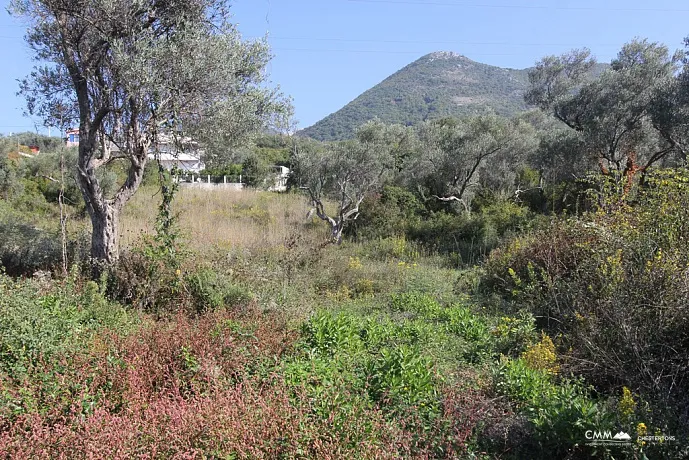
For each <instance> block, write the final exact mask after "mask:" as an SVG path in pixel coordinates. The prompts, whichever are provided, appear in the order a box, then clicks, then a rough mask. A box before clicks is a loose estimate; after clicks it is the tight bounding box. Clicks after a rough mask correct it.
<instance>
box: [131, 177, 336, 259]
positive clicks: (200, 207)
mask: <svg viewBox="0 0 689 460" xmlns="http://www.w3.org/2000/svg"><path fill="white" fill-rule="evenodd" d="M157 193H158V191H157V189H154V188H143V189H141V190H139V192H138V193H137V194H136V195H135V196H134V198H133V199H132V201H131V202H130V203H129V204H128V205H127V206H126V207H125V210H124V215H123V216H122V220H121V235H122V236H121V238H122V239H121V244H122V245H123V247H131V246H132V245H134V244H135V243H136V241H137V240H138V239H139V238H140V236H141V235H142V234H153V233H154V232H155V226H154V224H155V217H156V213H157V206H158V203H159V200H160V196H158V195H157ZM174 208H175V212H176V213H177V214H178V217H179V226H180V229H181V232H182V235H183V237H184V241H185V243H186V245H187V247H189V249H192V250H193V251H196V252H207V251H213V250H221V251H225V250H228V251H229V250H232V249H236V248H247V249H258V248H265V247H275V246H279V245H282V244H284V243H285V241H286V240H288V239H289V238H290V237H291V236H293V235H294V234H295V229H296V228H299V227H303V225H304V223H305V222H306V221H305V216H306V213H307V211H308V210H309V203H308V202H307V200H306V199H305V198H304V197H303V196H300V195H292V194H278V193H271V192H258V191H252V190H244V191H234V190H227V189H226V190H222V189H218V190H204V189H191V188H183V189H181V190H180V191H179V193H178V195H177V197H176V198H175V203H174ZM314 226H315V227H316V228H315V229H314V230H316V231H315V232H314V231H311V232H309V234H310V237H311V238H314V240H315V241H316V240H318V241H325V239H326V238H327V229H326V227H325V225H320V223H319V225H314Z"/></svg>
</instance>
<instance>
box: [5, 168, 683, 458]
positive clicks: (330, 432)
mask: <svg viewBox="0 0 689 460" xmlns="http://www.w3.org/2000/svg"><path fill="white" fill-rule="evenodd" d="M658 180H659V182H658V184H659V185H658V187H659V190H660V191H661V192H662V193H661V194H660V196H661V198H662V196H664V195H663V194H666V193H671V194H672V193H674V195H673V196H674V201H673V202H672V203H675V207H674V208H666V209H664V211H663V213H656V212H654V211H653V208H652V206H654V204H653V203H656V204H657V205H658V206H670V204H671V203H670V202H668V201H662V200H661V198H658V197H656V198H654V197H652V196H651V197H649V198H648V199H649V204H648V207H647V209H648V212H647V213H646V214H642V213H638V214H634V213H631V212H627V211H629V210H627V211H625V212H622V211H620V210H612V211H610V212H607V213H602V212H601V213H599V214H597V215H591V216H589V217H588V218H587V219H588V220H586V219H582V220H581V221H577V222H575V223H572V222H569V221H566V220H554V221H553V222H544V223H542V224H541V225H540V227H539V229H537V230H535V231H534V232H531V233H526V234H525V236H521V237H518V238H516V239H511V240H510V241H509V242H502V243H501V245H500V246H499V248H498V249H497V250H495V251H493V252H492V253H491V256H490V257H489V258H488V260H487V262H486V264H485V265H483V266H481V267H466V266H465V267H464V268H462V269H458V268H456V267H457V264H456V260H455V259H453V258H452V257H448V256H447V255H441V254H439V253H437V252H436V251H435V250H434V249H433V248H432V246H430V245H422V244H421V243H417V242H415V241H414V240H412V239H411V238H408V237H406V236H398V237H389V238H377V239H375V238H369V239H368V240H365V241H363V240H362V241H363V242H359V243H355V242H351V241H345V242H344V243H343V244H342V245H340V246H335V245H324V244H322V243H323V242H324V241H325V240H326V239H327V235H328V229H327V228H326V227H325V225H324V224H323V223H322V222H320V221H311V222H307V221H306V219H305V216H306V212H307V211H308V209H309V208H308V205H307V202H306V201H305V199H304V198H303V197H302V196H300V195H295V194H271V193H261V192H251V191H247V192H241V193H237V192H227V191H218V192H211V191H202V190H190V189H183V190H182V191H181V192H180V193H179V195H178V197H177V198H176V201H175V208H174V209H175V212H176V213H178V214H177V215H178V220H177V226H176V227H175V228H176V229H175V230H173V231H172V232H170V233H168V234H167V236H165V237H164V238H163V237H161V236H160V234H156V228H157V227H156V208H157V205H158V201H159V198H160V197H159V196H157V195H156V193H155V190H153V189H147V188H144V189H142V190H141V191H140V192H139V193H138V194H137V195H136V197H135V199H134V200H133V201H132V203H130V205H129V206H128V207H127V208H125V209H126V215H125V217H124V218H123V221H122V241H123V243H124V245H125V247H126V250H125V251H124V253H123V255H122V260H121V262H120V264H119V266H118V267H117V268H116V270H114V271H113V272H112V273H110V274H109V275H107V276H103V277H102V278H101V279H100V280H98V281H88V280H87V278H86V277H85V276H83V275H82V273H81V271H80V269H79V267H78V266H77V265H74V267H73V268H72V271H71V272H70V274H69V276H68V277H67V278H66V279H60V278H55V279H51V278H50V276H49V275H47V274H46V273H43V274H42V275H41V276H37V277H36V276H34V277H30V278H29V277H10V276H9V275H7V274H0V457H3V458H4V457H8V458H123V459H124V458H228V459H229V458H485V459H489V458H514V459H521V458H591V457H597V458H681V457H682V456H684V455H687V454H688V452H687V450H686V449H687V445H689V444H688V443H687V439H688V438H687V426H688V425H687V413H686V412H682V410H685V411H686V408H687V407H689V406H687V402H686V394H687V393H686V390H687V382H686V370H687V368H686V361H683V357H682V356H681V352H682V350H684V351H686V350H688V349H689V347H687V345H688V342H686V340H687V332H686V327H687V325H689V320H688V319H687V312H686V308H685V307H683V305H680V304H678V303H677V302H675V303H673V299H680V300H681V299H686V298H687V297H686V291H683V290H682V289H685V287H683V286H684V285H683V284H682V283H683V281H681V280H680V278H681V276H679V275H678V274H680V273H684V272H685V271H686V267H687V266H689V265H688V263H689V262H687V260H686V259H685V256H683V255H682V254H684V253H685V249H684V248H683V247H682V243H681V242H682V241H685V240H684V239H683V238H684V235H685V233H684V232H685V231H686V229H685V223H684V222H685V221H684V220H681V219H680V217H682V216H681V215H680V214H681V212H684V211H683V210H682V209H684V208H681V206H683V203H684V201H682V200H683V199H684V198H683V197H684V196H685V195H684V194H685V190H684V188H677V187H674V188H673V186H671V185H667V184H668V183H667V182H666V183H665V185H663V182H662V181H663V180H666V181H667V180H669V178H660V179H658ZM666 186H667V187H669V188H667V189H663V188H662V187H666ZM680 198H681V199H680ZM659 200H660V201H659ZM658 203H660V204H658ZM663 203H664V204H663ZM510 209H512V208H511V207H510V206H506V207H505V208H504V210H506V211H504V212H508V213H509V212H510V211H509V210H510ZM656 211H657V210H656ZM515 212H518V213H521V211H515ZM673 212H674V213H675V214H673ZM677 213H680V214H677ZM491 215H493V214H491ZM520 215H521V214H520ZM672 215H675V217H676V219H675V220H673V219H672V218H662V217H658V216H672ZM629 216H632V217H629ZM654 216H655V217H654ZM15 217H16V219H20V216H15ZM486 219H488V218H486ZM48 220H49V219H48ZM477 222H478V221H477ZM73 224H74V227H73V228H70V236H71V237H72V238H75V239H78V235H79V232H80V230H79V228H80V226H82V224H81V223H80V221H79V220H78V219H76V218H75V221H74V222H73ZM441 224H442V222H441V223H439V224H438V225H439V226H441ZM12 225H18V224H17V223H16V221H15V224H12ZM24 225H27V226H30V225H31V224H29V223H26V224H24ZM362 225H363V224H362ZM32 228H33V227H32ZM657 229H661V231H662V232H663V234H664V235H667V238H666V239H665V240H662V239H660V238H657V235H655V236H653V235H650V234H649V232H652V231H656V230H657ZM36 232H37V234H38V233H40V232H39V230H36ZM539 232H541V233H539ZM39 236H40V235H39ZM650 236H653V239H652V241H653V244H650V243H648V245H646V246H644V245H643V244H642V243H643V242H648V241H651V240H649V238H647V237H650ZM687 236H689V234H688V235H687ZM40 237H41V238H43V236H40ZM45 238H47V239H48V240H50V238H49V237H45ZM46 244H47V243H46ZM10 246H11V245H9V244H5V249H4V250H5V252H10V251H11V247H10ZM76 246H78V245H76V244H75V247H76ZM25 257H28V256H25ZM37 257H38V256H37ZM42 260H43V259H41V260H39V261H37V262H36V263H35V264H33V262H32V261H31V260H28V259H27V258H25V259H24V260H23V263H25V264H28V265H29V266H30V268H33V267H34V266H35V267H43V265H44V264H43V262H42ZM19 265H21V264H20V263H19V262H17V263H16V266H17V267H18V266H19ZM638 267H641V268H638ZM587 270H588V271H587ZM682 276H683V275H682ZM682 279H684V278H682ZM596 283H598V284H596ZM638 286H642V288H643V292H645V293H647V294H645V296H646V297H644V298H639V297H638V296H636V297H635V295H636V294H635V293H637V292H642V291H640V290H639V289H640V288H639V289H637V290H635V289H636V288H637V287H638ZM579 288H580V289H579ZM577 289H579V290H577ZM653 296H656V297H653ZM652 297H653V298H652ZM661 301H662V303H660V305H661V306H662V308H663V311H664V312H665V314H666V315H669V316H666V317H662V318H661V317H660V316H658V315H660V313H657V312H656V313H653V312H652V311H651V310H647V311H646V312H644V313H643V314H641V313H640V314H638V315H637V314H635V313H634V311H633V310H631V309H630V308H629V306H630V305H635V306H636V305H640V304H642V303H643V302H648V303H652V304H653V305H658V304H659V302H661ZM663 318H664V319H663ZM613 325H618V327H617V328H615V327H612V326H613ZM682 328H684V329H682ZM625 334H627V335H626V336H625ZM644 334H645V335H644ZM670 334H672V336H673V342H674V346H675V349H674V351H673V350H670V349H669V345H668V341H667V340H665V339H664V338H665V337H666V336H667V335H670ZM620 336H622V337H620ZM620 344H623V345H620ZM613 345H614V348H613ZM662 359H665V361H663V360H662ZM594 360H597V361H594ZM594 362H595V363H597V364H596V365H593V363H594ZM672 373H674V374H672ZM587 431H613V434H615V433H617V432H619V431H624V432H626V433H628V434H630V435H631V438H632V439H631V441H630V442H629V443H626V444H623V445H610V444H607V445H602V446H591V445H587V443H588V442H589V440H587V437H586V433H587ZM654 434H664V435H673V436H675V437H676V441H674V442H671V441H668V442H664V443H659V442H652V441H649V442H646V441H644V440H642V439H639V438H637V437H638V436H644V435H654Z"/></svg>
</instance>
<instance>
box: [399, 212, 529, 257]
mask: <svg viewBox="0 0 689 460" xmlns="http://www.w3.org/2000/svg"><path fill="white" fill-rule="evenodd" d="M533 221H534V216H533V214H532V213H531V212H530V211H529V210H528V209H527V208H525V207H522V206H520V205H518V204H515V203H513V202H511V201H507V200H503V201H498V202H494V203H493V204H490V205H487V206H484V207H483V208H481V209H480V210H479V211H478V212H475V213H472V214H468V213H464V214H460V215H454V214H449V213H446V212H437V213H434V214H431V215H430V216H429V217H428V218H427V219H426V220H423V221H421V222H419V223H418V224H417V225H414V226H412V227H411V228H410V229H409V232H408V236H409V238H410V239H413V240H416V241H419V242H423V243H424V244H425V245H430V246H431V248H432V249H433V250H436V251H439V252H441V253H445V254H455V255H456V256H457V258H458V259H457V262H458V264H459V265H473V264H475V263H477V262H480V261H481V260H482V259H483V258H484V257H486V256H487V255H488V254H489V253H490V251H492V250H493V249H494V248H496V247H497V246H498V245H499V244H500V243H501V242H502V241H503V240H504V239H505V238H508V237H511V236H513V235H514V234H517V233H521V232H523V231H525V230H526V229H528V228H529V227H530V226H531V225H532V224H533Z"/></svg>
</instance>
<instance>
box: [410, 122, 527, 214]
mask: <svg viewBox="0 0 689 460" xmlns="http://www.w3.org/2000/svg"><path fill="white" fill-rule="evenodd" d="M419 137H420V140H421V144H422V146H423V148H422V154H421V155H420V157H419V160H418V163H417V166H416V169H418V170H419V171H424V172H425V184H426V187H427V188H428V189H429V191H430V193H431V194H432V196H433V197H434V198H436V199H437V200H440V201H444V202H459V203H461V204H462V205H463V207H464V208H465V209H466V210H468V209H469V203H470V201H471V195H472V192H473V188H474V187H475V186H477V185H478V184H479V179H480V175H481V173H483V174H487V173H493V172H496V171H497V170H498V169H499V171H500V174H503V175H504V174H509V173H510V172H511V171H514V170H516V166H517V165H518V164H519V163H521V162H522V161H523V158H524V156H525V155H526V154H527V153H528V152H529V151H531V150H532V149H534V148H535V146H536V136H535V130H534V128H533V127H532V126H531V125H530V124H529V123H527V122H525V121H523V120H521V119H507V118H503V117H500V116H497V115H480V116H475V117H467V118H462V119H458V120H457V119H441V120H436V121H432V122H427V123H425V124H423V125H422V126H421V127H420V133H419ZM491 170H492V171H491Z"/></svg>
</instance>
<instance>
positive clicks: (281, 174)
mask: <svg viewBox="0 0 689 460" xmlns="http://www.w3.org/2000/svg"><path fill="white" fill-rule="evenodd" d="M273 172H274V176H273V177H274V178H275V182H274V184H273V185H272V186H270V187H268V190H270V191H271V192H284V191H286V190H287V179H288V178H289V172H290V171H289V168H288V167H287V166H273Z"/></svg>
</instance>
